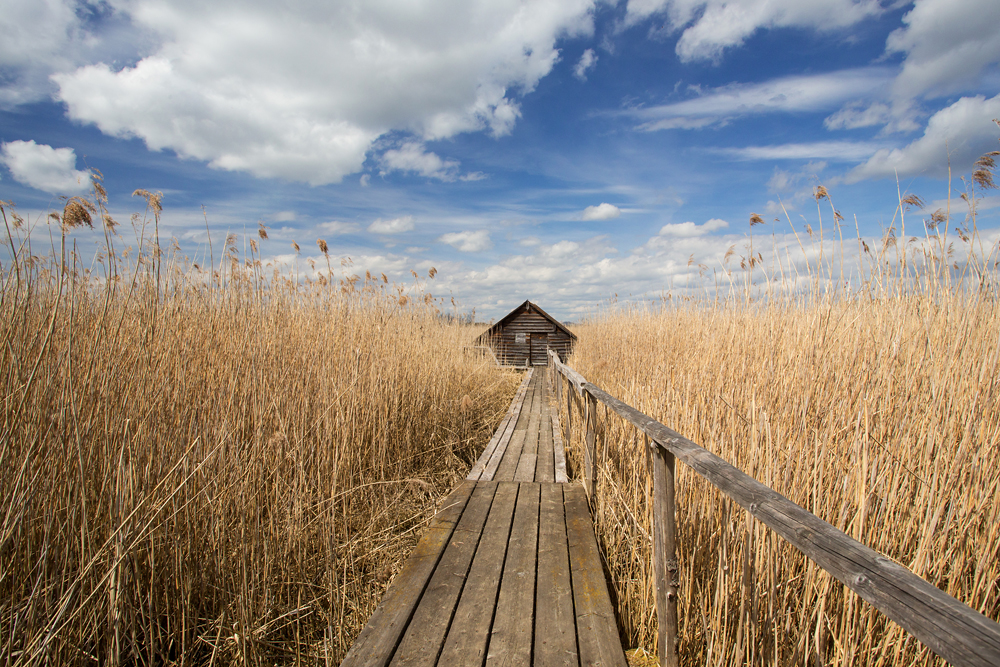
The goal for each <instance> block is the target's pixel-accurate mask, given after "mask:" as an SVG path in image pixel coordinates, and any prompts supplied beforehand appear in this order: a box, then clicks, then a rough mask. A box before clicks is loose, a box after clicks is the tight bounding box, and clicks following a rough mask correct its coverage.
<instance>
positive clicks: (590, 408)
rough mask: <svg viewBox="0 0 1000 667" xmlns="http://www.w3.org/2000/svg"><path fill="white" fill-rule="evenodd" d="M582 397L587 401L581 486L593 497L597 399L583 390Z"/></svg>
mask: <svg viewBox="0 0 1000 667" xmlns="http://www.w3.org/2000/svg"><path fill="white" fill-rule="evenodd" d="M584 398H585V399H586V401H587V414H586V424H587V438H586V446H585V447H584V449H583V488H584V489H585V490H586V491H587V496H588V497H589V498H591V499H593V497H594V469H595V458H596V456H595V454H596V449H597V399H596V398H594V397H593V396H591V395H590V392H588V391H586V390H585V391H584Z"/></svg>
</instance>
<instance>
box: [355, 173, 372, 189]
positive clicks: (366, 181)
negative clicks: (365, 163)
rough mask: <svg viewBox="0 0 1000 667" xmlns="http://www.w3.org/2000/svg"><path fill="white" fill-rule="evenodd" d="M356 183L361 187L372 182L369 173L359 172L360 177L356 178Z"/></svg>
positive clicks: (365, 186)
mask: <svg viewBox="0 0 1000 667" xmlns="http://www.w3.org/2000/svg"><path fill="white" fill-rule="evenodd" d="M358 183H360V184H361V187H363V188H367V187H368V186H369V185H371V184H372V177H371V174H361V178H360V179H358Z"/></svg>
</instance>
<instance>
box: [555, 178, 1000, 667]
mask: <svg viewBox="0 0 1000 667" xmlns="http://www.w3.org/2000/svg"><path fill="white" fill-rule="evenodd" d="M977 166H981V165H977ZM989 166H992V165H989ZM977 183H978V181H977ZM972 195H973V196H971V197H969V198H968V200H969V201H970V202H971V203H972V208H971V212H970V215H969V216H968V217H966V219H965V222H964V223H961V224H960V225H959V227H958V228H957V230H956V231H955V232H953V236H957V237H959V238H961V241H960V242H966V243H968V244H969V245H971V246H977V243H978V239H979V236H978V230H977V229H976V209H975V201H976V198H975V196H974V195H975V191H972ZM828 197H829V193H827V192H826V190H825V189H822V190H820V189H817V192H816V199H817V203H819V202H820V201H821V200H825V199H828ZM919 203H920V202H919V200H915V199H914V198H912V197H902V198H901V200H900V209H899V210H898V211H897V214H900V215H901V214H903V213H905V211H906V209H907V208H908V207H912V206H914V205H916V204H919ZM820 214H821V215H822V211H821V212H820ZM900 215H897V217H896V219H895V220H894V223H893V227H892V228H889V229H887V230H886V231H885V239H884V244H883V247H881V248H879V247H871V246H870V245H869V243H868V241H863V240H862V239H861V238H860V235H859V238H858V240H857V244H858V246H861V244H862V243H863V244H864V247H858V252H856V253H854V254H852V253H850V252H843V250H842V247H843V246H841V241H840V238H839V235H838V234H836V232H840V231H841V229H842V227H843V218H842V217H841V216H839V214H836V215H831V214H827V216H828V217H827V220H828V224H829V219H830V217H833V218H834V221H835V222H834V225H835V226H836V232H835V234H834V236H835V237H837V238H835V242H833V243H831V242H830V240H829V239H823V238H822V237H821V235H820V234H819V233H815V236H814V237H813V238H812V239H809V238H808V237H807V236H806V235H805V234H803V237H805V238H804V239H803V247H802V253H801V255H800V257H799V258H798V260H795V259H794V258H793V259H791V260H789V256H787V255H786V256H785V257H784V258H783V257H782V256H780V255H779V256H770V257H769V256H767V255H765V254H763V253H762V254H760V255H756V254H752V253H751V254H750V257H752V258H753V259H754V261H753V263H752V264H751V263H750V262H749V261H746V260H745V261H744V266H743V268H742V270H734V272H733V274H734V275H733V280H732V281H731V282H730V281H726V282H725V290H724V293H723V294H721V295H718V294H715V293H712V294H703V295H702V296H700V297H699V296H697V295H696V296H695V297H693V298H690V297H689V298H688V299H671V300H669V301H668V300H664V301H663V302H662V303H660V304H653V305H649V304H647V305H645V306H642V305H639V306H636V305H632V306H623V307H618V308H612V309H609V310H608V311H607V312H605V313H604V314H603V315H601V316H598V317H595V318H593V319H591V320H590V321H589V322H588V323H586V324H584V325H583V326H580V327H578V329H577V331H576V333H577V334H578V335H579V341H580V342H579V345H578V347H577V349H576V351H575V353H574V357H573V360H572V361H571V365H572V366H574V367H575V368H577V369H578V370H580V371H581V372H582V373H583V374H584V375H585V376H586V377H587V379H588V380H590V381H591V382H594V383H595V384H597V385H598V386H601V387H603V388H604V389H606V390H607V391H609V392H610V393H612V394H613V395H616V396H618V397H619V398H621V399H622V400H624V401H625V402H627V403H629V404H631V405H634V406H635V407H637V408H638V409H639V410H641V411H643V412H645V413H647V414H649V415H651V416H653V417H655V418H656V419H658V420H659V421H661V422H663V423H665V424H667V425H668V426H670V427H672V428H674V429H675V430H677V431H679V432H681V433H683V434H684V435H686V436H688V437H689V438H691V439H693V440H694V441H696V442H699V443H701V444H702V445H703V446H704V447H706V448H708V449H709V450H711V451H713V452H714V453H716V454H718V455H719V456H721V457H722V458H723V459H725V460H727V461H729V462H731V463H732V464H733V465H735V466H737V467H739V468H741V469H743V470H744V471H746V472H747V473H748V474H750V475H751V476H753V477H755V478H756V479H758V480H760V481H761V482H763V483H764V484H766V485H768V486H770V487H772V488H774V489H776V490H777V491H778V492H779V493H781V494H783V495H785V496H787V497H789V498H790V499H792V500H793V501H794V502H796V503H798V504H800V505H801V506H803V507H804V508H806V509H808V510H809V511H811V512H813V513H815V514H816V515H818V516H820V517H821V518H823V519H825V520H826V521H829V522H830V523H832V524H833V525H835V526H837V527H838V528H840V529H842V530H844V531H845V532H846V533H848V534H849V535H851V536H853V537H854V538H856V539H858V540H860V541H861V542H863V543H865V544H867V545H869V546H871V547H872V548H874V549H876V550H878V551H881V552H883V553H885V554H887V555H889V556H890V557H891V558H893V559H895V560H897V561H898V562H900V563H902V564H903V565H905V566H906V567H908V568H910V569H911V570H913V571H914V572H915V573H916V574H918V575H919V576H921V577H924V578H926V579H927V580H929V581H931V582H932V583H934V584H935V585H937V586H938V587H940V588H941V589H943V590H945V591H946V592H948V593H949V594H950V595H952V596H954V597H956V598H958V599H959V600H962V601H963V602H965V603H967V604H968V605H970V606H972V607H973V608H975V609H977V610H979V611H981V612H982V613H984V614H985V615H987V616H989V617H991V618H993V619H1000V475H998V470H1000V304H998V301H997V297H998V293H997V289H996V282H995V276H996V260H997V248H996V247H995V246H994V247H990V246H989V245H988V244H987V245H978V246H977V247H973V248H971V249H967V252H964V253H959V252H957V251H956V249H955V248H953V247H949V245H950V244H949V243H948V242H946V241H945V239H943V238H942V235H943V234H944V233H945V229H944V228H945V227H946V225H947V219H945V218H944V217H943V216H942V214H941V213H940V212H936V213H935V214H934V215H933V216H932V218H931V219H929V220H927V221H926V222H925V221H920V222H918V223H917V224H920V223H921V222H924V224H926V225H927V232H926V235H925V236H924V235H922V236H924V239H923V241H919V242H910V241H909V240H908V237H907V234H906V233H905V232H903V231H902V230H901V229H900V225H901V220H902V218H901V217H900ZM758 220H759V216H758ZM755 222H756V221H755V220H754V219H751V226H752V227H753V226H755V225H754V223H755ZM814 222H815V221H814ZM912 224H913V223H912V222H911V225H912ZM952 224H954V222H952ZM817 227H818V225H817ZM921 227H923V225H921ZM939 227H940V228H939ZM827 236H830V234H829V227H828V230H827ZM896 239H900V240H899V241H898V242H897V241H896ZM852 242H853V240H852V239H850V238H849V239H848V241H847V243H848V244H850V243H852ZM761 245H762V246H763V247H765V248H766V247H767V244H766V243H764V244H761ZM873 245H874V244H873ZM824 248H825V250H824ZM848 248H850V245H848ZM831 252H832V253H833V254H832V255H831V254H830V253H831ZM960 256H961V257H962V258H964V259H962V260H961V261H959V259H958V258H959V257H960ZM744 257H746V255H745V256H744ZM852 268H854V269H856V270H854V271H853V277H851V273H852ZM754 273H756V275H762V274H767V276H768V278H767V279H766V280H762V281H755V277H754ZM841 275H846V276H848V278H845V279H844V280H841V278H840V276H841ZM775 276H783V279H779V280H774V277H775ZM732 286H735V288H733V287H732ZM601 415H602V419H603V415H604V412H603V411H602V412H601ZM563 419H565V416H564V417H563ZM577 423H578V422H577ZM604 423H605V424H606V432H605V435H604V440H603V443H604V444H603V448H604V449H603V453H602V454H601V455H600V456H599V459H598V460H599V467H598V479H599V487H600V494H599V499H598V501H597V506H596V508H595V514H596V520H597V524H598V533H599V538H600V541H601V543H602V547H603V550H604V553H605V554H606V558H607V566H608V569H609V571H610V574H611V578H612V583H613V589H614V593H615V595H616V597H617V607H618V611H619V615H620V618H619V620H620V624H621V627H622V630H623V636H624V638H625V641H626V644H628V645H631V646H641V647H645V648H646V649H648V650H652V648H653V646H654V644H655V632H656V621H655V604H654V590H653V587H652V571H651V564H650V540H649V536H650V535H651V533H652V530H651V524H650V515H649V507H650V499H651V493H652V489H651V482H650V478H649V476H648V475H647V472H646V466H647V462H646V457H645V455H644V453H643V442H642V437H641V435H639V434H637V432H636V431H635V430H634V429H633V428H631V427H630V426H628V425H627V424H625V423H624V422H623V421H622V420H621V419H618V418H617V417H616V416H614V415H613V414H612V415H611V416H610V418H608V419H607V420H605V421H604ZM577 430H579V429H577ZM677 467H678V471H679V474H678V483H677V493H678V499H677V504H678V521H679V523H678V544H679V553H678V558H679V562H680V566H681V572H680V582H681V589H680V598H679V600H680V602H679V605H678V607H679V614H680V636H681V640H680V641H681V644H680V651H681V660H682V664H688V665H691V664H698V665H712V666H714V665H733V666H735V665H745V664H752V665H872V666H876V665H894V666H895V665H930V664H939V663H941V661H940V660H939V659H937V658H935V657H934V656H933V655H932V654H931V653H930V652H929V651H928V650H927V649H926V648H925V647H924V646H923V645H921V644H920V643H919V642H918V641H917V640H915V639H914V638H912V637H909V636H908V635H907V634H906V633H905V632H904V631H903V630H902V629H901V628H899V627H898V626H896V625H895V624H894V623H892V622H890V621H888V620H886V619H885V618H884V617H883V616H882V615H881V614H880V613H878V612H877V611H875V610H874V609H873V608H872V607H871V606H870V605H869V604H867V603H866V602H864V601H862V600H861V599H860V598H858V596H857V595H856V594H854V593H853V592H851V591H850V590H848V589H846V588H845V587H844V586H842V585H841V584H840V583H839V582H837V581H836V580H834V579H833V578H832V577H831V576H830V575H828V574H827V573H825V572H824V571H823V570H821V569H820V568H818V567H817V566H815V565H814V564H812V563H811V561H809V560H807V559H806V558H805V557H804V556H803V555H802V554H801V553H800V552H798V551H797V550H796V549H795V548H793V547H791V546H789V545H788V544H786V543H784V542H783V541H782V540H781V539H780V538H778V537H777V536H775V535H774V534H772V533H771V532H770V531H769V530H768V529H767V528H766V527H764V526H763V525H762V524H759V523H758V522H756V521H755V520H754V519H753V518H752V517H750V516H749V514H747V513H746V512H744V511H743V510H742V509H741V508H740V507H739V506H737V505H736V504H735V503H733V502H732V501H730V500H728V499H727V498H726V497H725V496H724V495H722V494H721V493H720V492H718V491H716V490H715V488H714V487H713V486H711V485H710V484H709V483H708V482H706V481H704V480H702V479H701V478H700V477H698V476H697V475H696V474H694V473H692V472H691V471H690V470H689V469H687V468H686V467H685V466H684V465H683V464H678V466H677Z"/></svg>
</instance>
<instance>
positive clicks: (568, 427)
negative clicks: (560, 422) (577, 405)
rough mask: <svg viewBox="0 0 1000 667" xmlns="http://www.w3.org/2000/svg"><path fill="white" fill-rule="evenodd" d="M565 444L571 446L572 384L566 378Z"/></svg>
mask: <svg viewBox="0 0 1000 667" xmlns="http://www.w3.org/2000/svg"><path fill="white" fill-rule="evenodd" d="M566 384H567V387H566V446H567V447H569V448H572V447H573V386H572V385H571V384H570V382H569V378H566Z"/></svg>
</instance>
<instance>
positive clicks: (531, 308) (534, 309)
mask: <svg viewBox="0 0 1000 667" xmlns="http://www.w3.org/2000/svg"><path fill="white" fill-rule="evenodd" d="M521 313H538V314H539V315H541V316H542V317H544V318H545V319H547V320H548V321H549V322H552V324H554V325H556V328H557V329H559V331H562V332H563V333H565V334H566V335H567V336H569V337H570V338H572V339H573V340H576V339H577V338H576V334H574V333H573V332H572V331H570V330H569V329H567V328H566V327H565V326H564V325H563V323H562V322H560V321H559V320H557V319H556V318H554V317H552V316H551V315H549V314H548V313H546V312H545V311H544V310H542V309H541V308H540V307H539V306H538V304H535V303H532V302H531V301H525V302H524V303H522V304H521V305H520V306H518V307H517V308H515V309H514V310H512V311H510V312H509V313H507V314H506V315H504V316H503V317H502V318H501V319H500V321H499V322H497V323H496V324H494V325H493V326H491V327H490V328H489V329H487V330H486V331H484V332H483V333H482V334H480V335H479V338H477V339H476V343H477V344H478V343H481V342H483V341H485V340H486V339H488V338H490V337H491V336H493V335H495V334H496V333H497V332H499V331H500V330H501V329H503V328H504V326H506V325H507V323H508V322H510V321H511V320H513V319H514V318H515V317H517V316H518V315H520V314H521Z"/></svg>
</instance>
